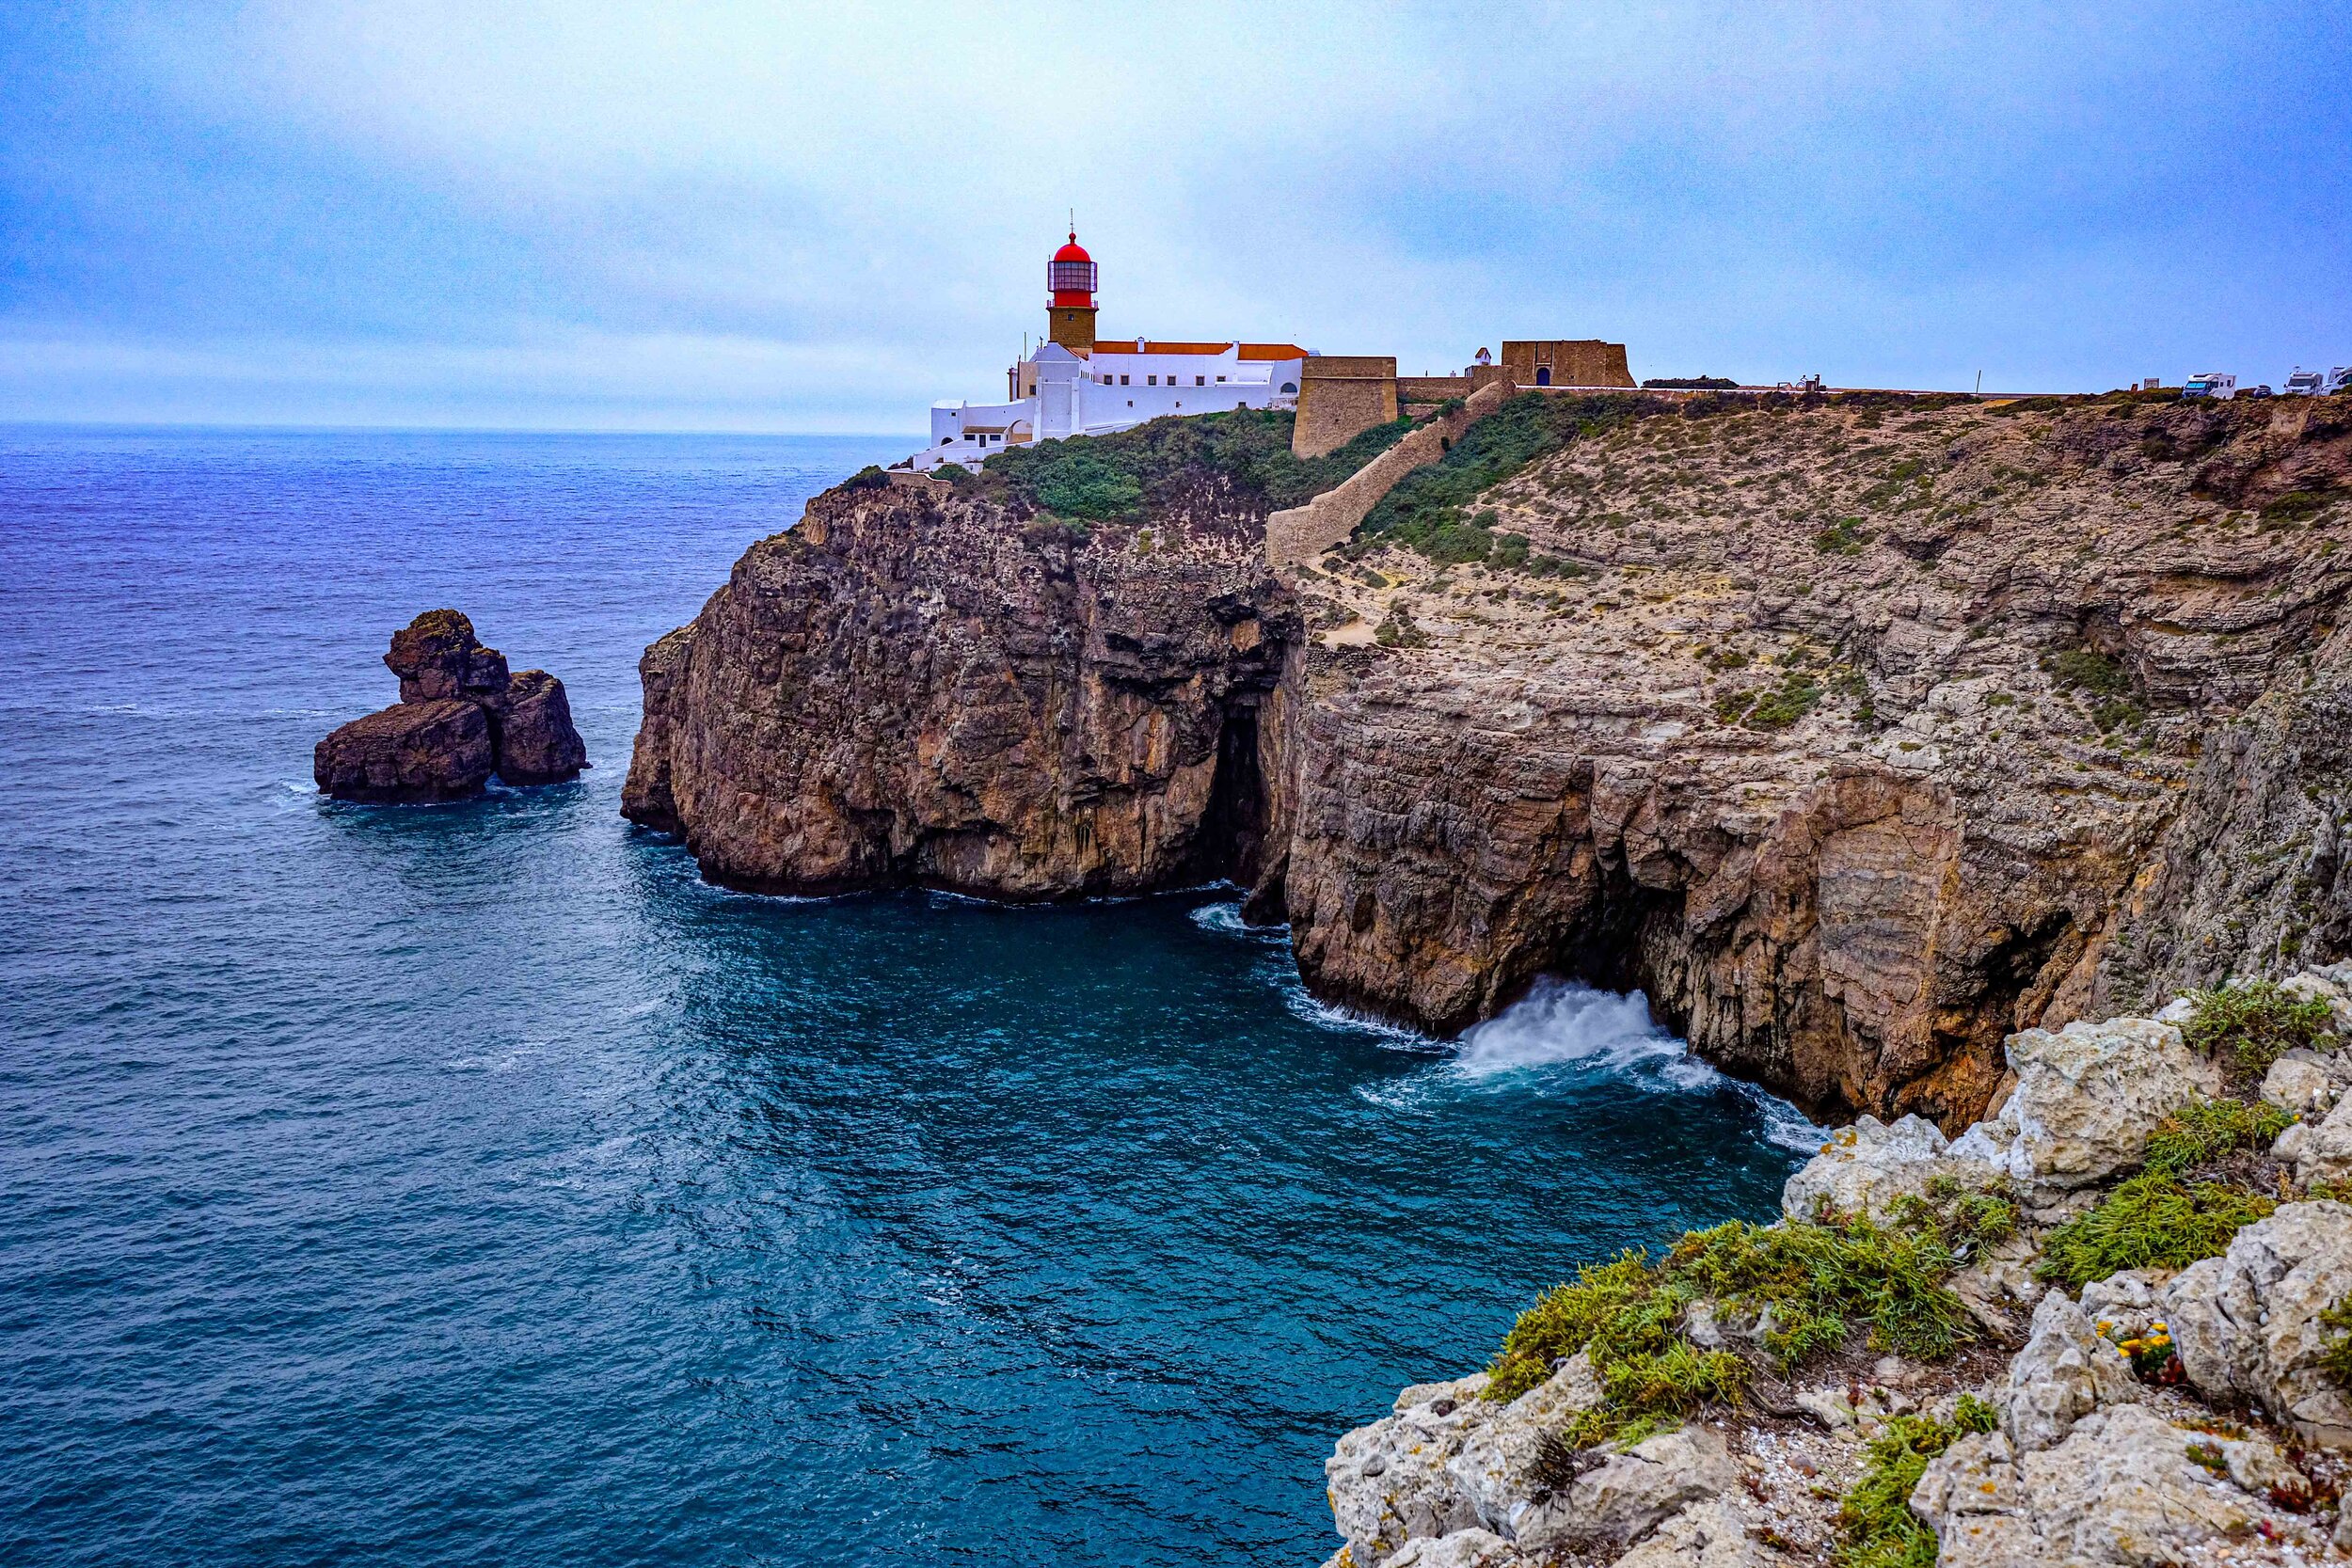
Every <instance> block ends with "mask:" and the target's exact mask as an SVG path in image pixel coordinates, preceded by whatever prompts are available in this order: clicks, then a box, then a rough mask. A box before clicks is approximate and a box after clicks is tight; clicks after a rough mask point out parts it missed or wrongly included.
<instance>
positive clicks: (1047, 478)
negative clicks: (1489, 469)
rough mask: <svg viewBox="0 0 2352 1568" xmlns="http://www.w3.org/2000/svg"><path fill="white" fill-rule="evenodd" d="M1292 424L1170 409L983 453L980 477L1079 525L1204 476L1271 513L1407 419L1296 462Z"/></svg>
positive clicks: (1362, 459) (1130, 510) (1181, 491)
mask: <svg viewBox="0 0 2352 1568" xmlns="http://www.w3.org/2000/svg"><path fill="white" fill-rule="evenodd" d="M1294 425H1295V416H1293V415H1291V414H1289V413H1285V412H1281V411H1279V410H1273V409H1259V408H1234V409H1229V410H1226V411H1225V412H1222V413H1216V414H1198V415H1170V416H1168V417H1167V418H1164V419H1157V420H1151V421H1150V422H1149V423H1146V424H1140V425H1137V426H1136V428H1135V429H1133V430H1122V431H1120V432H1118V433H1117V434H1115V435H1110V436H1073V437H1071V438H1070V439H1068V440H1064V441H1040V442H1038V443H1037V444H1036V445H1034V446H1026V447H1011V448H1008V449H1007V450H1005V451H1001V452H998V453H996V454H995V455H993V456H992V457H991V458H990V459H989V460H988V466H987V467H985V468H983V469H982V470H981V471H980V483H981V485H982V487H983V488H984V490H986V491H987V492H988V493H989V494H991V495H993V496H994V497H996V498H998V499H1004V500H1010V501H1021V502H1026V503H1027V504H1029V505H1031V506H1034V507H1037V508H1038V509H1040V510H1041V511H1045V512H1051V513H1054V514H1056V515H1059V516H1063V517H1075V518H1082V519H1085V520H1087V521H1089V522H1120V521H1127V520H1132V519H1134V518H1136V517H1140V516H1143V515H1146V514H1147V513H1149V512H1151V511H1153V510H1155V509H1157V508H1159V507H1162V506H1166V505H1169V504H1172V503H1175V502H1177V501H1179V500H1181V499H1183V498H1184V496H1185V495H1186V494H1187V493H1190V492H1196V491H1198V490H1199V489H1200V487H1201V486H1202V485H1203V483H1209V484H1213V485H1217V486H1220V487H1222V488H1225V489H1228V490H1230V491H1232V492H1233V493H1235V494H1236V495H1237V497H1238V498H1239V499H1242V500H1244V501H1245V502H1250V503H1254V504H1255V505H1257V506H1259V507H1263V509H1264V510H1265V511H1268V512H1279V511H1280V510H1281V509H1282V508H1284V507H1288V506H1297V505H1299V504H1301V503H1302V502H1305V501H1307V500H1309V499H1312V498H1313V497H1315V496H1318V495H1321V494H1322V493H1323V492H1324V491H1326V490H1328V489H1330V488H1331V487H1332V486H1333V485H1336V484H1338V483H1340V482H1341V481H1342V480H1344V479H1346V478H1347V477H1348V476H1349V475H1351V474H1353V473H1354V472H1356V470H1357V469H1359V468H1360V467H1363V466H1364V465H1365V464H1367V463H1369V462H1371V461H1372V460H1373V459H1374V458H1375V457H1377V456H1379V455H1380V453H1382V452H1384V451H1388V450H1389V448H1391V447H1392V446H1394V445H1395V444H1396V443H1397V442H1398V441H1399V440H1400V439H1402V438H1403V436H1404V435H1405V433H1406V431H1408V430H1410V429H1411V428H1412V421H1411V420H1393V421H1391V423H1388V424H1381V425H1375V426H1374V427H1373V428H1371V429H1370V430H1367V431H1364V432H1362V433H1360V434H1359V435H1358V436H1355V437H1354V438H1353V439H1351V440H1349V441H1348V442H1347V443H1346V444H1345V445H1344V446H1342V447H1340V448H1339V449H1338V450H1336V451H1330V452H1327V453H1325V454H1324V455H1323V456H1321V457H1315V458H1309V459H1306V460H1304V461H1302V460H1301V459H1299V458H1296V457H1294V456H1293V455H1292V454H1291V432H1292V429H1293V426H1294Z"/></svg>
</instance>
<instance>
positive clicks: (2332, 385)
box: [2328, 365, 2352, 392]
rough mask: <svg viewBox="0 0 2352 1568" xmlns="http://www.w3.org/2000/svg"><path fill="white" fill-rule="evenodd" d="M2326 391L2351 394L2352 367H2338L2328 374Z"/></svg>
mask: <svg viewBox="0 0 2352 1568" xmlns="http://www.w3.org/2000/svg"><path fill="white" fill-rule="evenodd" d="M2328 390H2329V391H2331V392H2352V365H2338V366H2337V367H2335V369H2333V370H2331V371H2329V372H2328Z"/></svg>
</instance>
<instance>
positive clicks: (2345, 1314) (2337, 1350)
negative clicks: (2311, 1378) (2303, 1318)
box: [2319, 1296, 2352, 1388]
mask: <svg viewBox="0 0 2352 1568" xmlns="http://www.w3.org/2000/svg"><path fill="white" fill-rule="evenodd" d="M2319 1323H2320V1326H2321V1327H2322V1328H2327V1329H2332V1330H2333V1331H2334V1332H2333V1333H2331V1334H2329V1335H2328V1343H2327V1346H2326V1348H2324V1349H2323V1350H2322V1351H2321V1352H2320V1354H2319V1365H2320V1370H2323V1371H2325V1372H2326V1373H2327V1374H2328V1376H2329V1377H2332V1378H2334V1379H2335V1380H2336V1382H2337V1383H2339V1384H2341V1385H2343V1386H2344V1387H2346V1388H2352V1296H2347V1297H2345V1298H2344V1300H2342V1301H2340V1302H2338V1303H2336V1304H2335V1305H2334V1306H2333V1307H2329V1308H2328V1310H2327V1311H2325V1312H2322V1313H2321V1314H2320V1315H2319Z"/></svg>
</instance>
